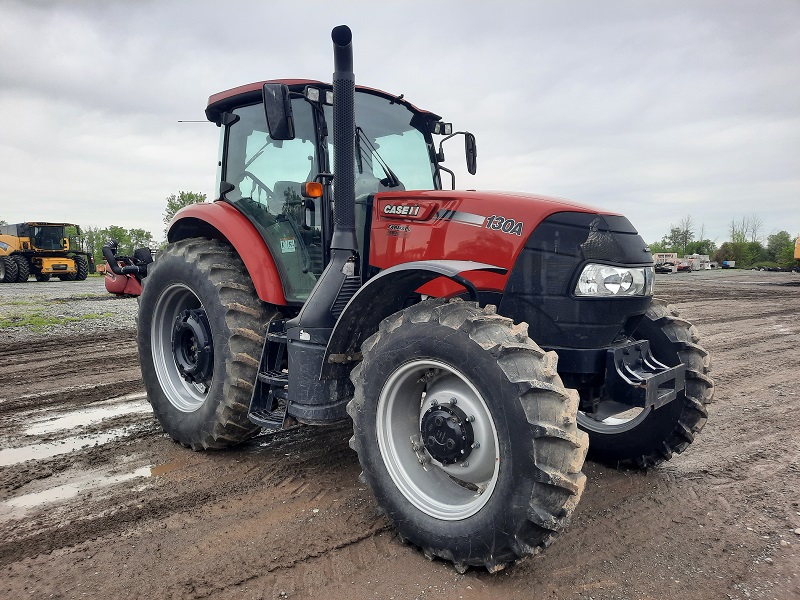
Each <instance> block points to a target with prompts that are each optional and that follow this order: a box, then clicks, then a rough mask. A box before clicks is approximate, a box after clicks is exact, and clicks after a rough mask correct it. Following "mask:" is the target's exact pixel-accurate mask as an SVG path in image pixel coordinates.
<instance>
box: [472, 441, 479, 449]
mask: <svg viewBox="0 0 800 600" xmlns="http://www.w3.org/2000/svg"><path fill="white" fill-rule="evenodd" d="M472 447H473V448H480V447H481V443H480V442H473V443H472Z"/></svg>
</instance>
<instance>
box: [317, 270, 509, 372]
mask: <svg viewBox="0 0 800 600" xmlns="http://www.w3.org/2000/svg"><path fill="white" fill-rule="evenodd" d="M466 271H490V272H492V273H499V274H501V275H502V274H505V273H506V272H507V271H508V269H504V268H503V267H498V266H495V265H490V264H487V263H479V262H473V261H468V260H421V261H414V262H408V263H403V264H400V265H395V266H394V267H390V268H388V269H385V270H384V271H381V272H380V273H379V274H378V275H376V276H375V277H373V278H371V279H370V280H369V281H367V283H365V284H364V285H363V286H362V287H361V288H360V289H359V290H358V292H356V294H355V295H354V296H353V297H352V298H351V299H350V302H348V303H347V306H345V307H344V310H343V311H342V314H341V315H340V316H339V319H338V320H337V321H336V325H335V326H334V328H333V332H332V333H331V337H330V340H329V341H328V346H327V348H326V349H325V357H324V361H323V363H322V372H321V373H320V378H321V379H327V378H331V377H343V376H346V373H343V372H342V365H343V364H347V363H352V362H356V361H358V360H359V359H360V354H359V352H360V348H361V344H362V342H363V341H364V340H365V339H367V338H368V337H369V336H370V335H372V334H373V333H375V332H376V331H377V330H378V325H379V324H380V322H381V321H382V320H383V319H385V318H386V317H388V316H389V315H391V314H394V313H396V312H397V311H398V310H401V309H402V308H404V306H405V301H406V298H408V296H409V295H410V294H411V293H412V292H414V290H416V289H418V288H420V287H421V286H423V285H424V284H426V283H428V282H429V281H433V280H434V279H437V278H438V277H447V278H448V279H451V280H453V281H455V282H456V283H458V284H459V285H462V286H463V287H464V288H466V290H467V292H468V293H469V295H470V298H471V299H472V300H477V290H476V289H475V286H474V285H473V284H472V282H470V281H469V280H468V279H465V278H464V277H461V275H460V273H464V272H466Z"/></svg>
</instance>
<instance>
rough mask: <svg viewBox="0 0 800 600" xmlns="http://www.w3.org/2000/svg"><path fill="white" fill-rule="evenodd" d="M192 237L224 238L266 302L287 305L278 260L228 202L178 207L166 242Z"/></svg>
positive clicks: (245, 218) (245, 219)
mask: <svg viewBox="0 0 800 600" xmlns="http://www.w3.org/2000/svg"><path fill="white" fill-rule="evenodd" d="M190 237H209V238H212V239H218V240H224V241H226V242H228V243H229V244H230V245H231V246H233V247H234V249H235V250H236V253H237V254H238V255H239V257H240V258H241V259H242V261H243V262H244V266H245V268H246V269H247V273H248V274H249V275H250V279H252V281H253V285H255V287H256V293H257V294H258V297H259V298H261V300H263V301H264V302H267V303H269V304H275V305H280V306H286V304H287V302H286V297H285V296H284V295H283V285H282V284H281V277H280V274H279V273H278V268H277V267H276V266H275V260H274V259H273V258H272V254H271V253H270V251H269V248H267V245H266V243H265V242H264V240H263V239H262V238H261V235H260V234H259V233H258V230H257V229H256V228H255V226H254V225H253V224H252V223H251V222H250V221H248V220H247V217H245V216H244V215H243V214H242V213H240V212H239V211H238V210H236V209H235V208H234V207H233V206H231V205H230V204H228V203H227V202H223V201H220V200H217V201H215V202H213V203H205V202H203V203H200V204H191V205H189V206H187V207H185V208H182V209H181V210H179V211H178V212H177V213H176V214H175V217H174V218H173V219H172V222H171V223H170V224H169V231H168V233H167V241H169V242H176V241H178V240H182V239H186V238H190Z"/></svg>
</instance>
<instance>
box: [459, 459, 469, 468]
mask: <svg viewBox="0 0 800 600" xmlns="http://www.w3.org/2000/svg"><path fill="white" fill-rule="evenodd" d="M461 466H462V467H468V466H469V461H468V460H465V461H464V462H462V463H461Z"/></svg>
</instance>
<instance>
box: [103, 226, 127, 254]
mask: <svg viewBox="0 0 800 600" xmlns="http://www.w3.org/2000/svg"><path fill="white" fill-rule="evenodd" d="M102 233H103V237H104V240H103V243H105V242H106V241H107V240H109V239H112V240H116V241H117V242H119V250H118V251H117V252H118V253H119V254H122V255H126V256H130V255H131V254H133V244H132V243H131V236H130V234H129V233H128V230H127V229H125V228H124V227H120V226H119V225H110V226H108V227H106V228H105V229H103V230H102Z"/></svg>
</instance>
